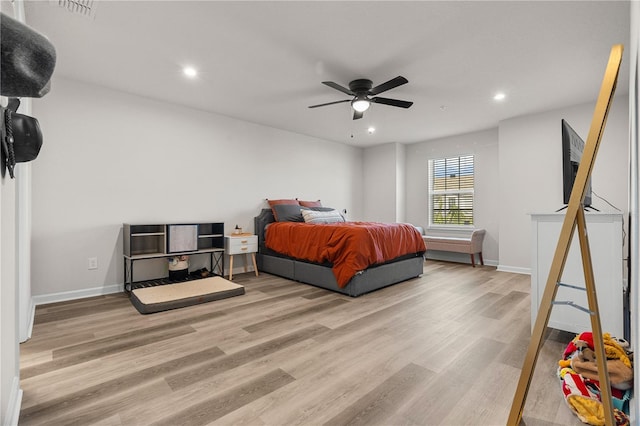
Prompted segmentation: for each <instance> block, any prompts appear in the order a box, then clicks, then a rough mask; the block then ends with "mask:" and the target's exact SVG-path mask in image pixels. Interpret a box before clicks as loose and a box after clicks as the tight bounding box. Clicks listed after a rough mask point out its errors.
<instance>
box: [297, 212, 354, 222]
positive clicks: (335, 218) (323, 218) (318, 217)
mask: <svg viewBox="0 0 640 426" xmlns="http://www.w3.org/2000/svg"><path fill="white" fill-rule="evenodd" d="M301 212H302V217H303V218H304V221H305V222H306V223H313V224H318V223H336V222H344V218H343V217H342V215H341V214H340V212H338V211H337V210H329V211H316V210H306V209H302V210H301Z"/></svg>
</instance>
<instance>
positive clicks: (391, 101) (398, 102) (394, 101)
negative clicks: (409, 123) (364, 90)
mask: <svg viewBox="0 0 640 426" xmlns="http://www.w3.org/2000/svg"><path fill="white" fill-rule="evenodd" d="M370 100H371V102H375V103H377V104H384V105H391V106H395V107H400V108H409V107H410V106H411V105H413V102H409V101H401V100H400V99H389V98H371V99H370Z"/></svg>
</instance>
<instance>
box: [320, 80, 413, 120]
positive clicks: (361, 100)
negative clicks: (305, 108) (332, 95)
mask: <svg viewBox="0 0 640 426" xmlns="http://www.w3.org/2000/svg"><path fill="white" fill-rule="evenodd" d="M408 82H409V80H407V79H406V78H404V77H402V76H398V77H396V78H392V79H391V80H389V81H387V82H386V83H382V84H380V85H378V86H376V87H373V88H372V86H373V82H372V81H371V80H367V79H365V78H361V79H358V80H353V81H352V82H350V83H349V88H348V89H347V88H346V87H343V86H341V85H339V84H337V83H334V82H333V81H323V82H322V84H325V85H327V86H329V87H332V88H334V89H336V90H339V91H341V92H342V93H345V94H347V95H350V96H353V99H344V100H341V101H334V102H327V103H325V104H319V105H311V106H310V107H309V108H318V107H321V106H327V105H333V104H340V103H343V102H351V107H352V108H353V119H354V120H357V119H359V118H362V116H363V114H364V112H365V111H366V110H367V109H369V107H370V106H371V103H376V104H384V105H391V106H395V107H400V108H409V107H410V106H411V105H413V102H409V101H401V100H399V99H389V98H381V97H378V96H376V95H378V94H380V93H382V92H386V91H387V90H391V89H393V88H396V87H398V86H402V85H403V84H406V83H408ZM370 96H374V97H370Z"/></svg>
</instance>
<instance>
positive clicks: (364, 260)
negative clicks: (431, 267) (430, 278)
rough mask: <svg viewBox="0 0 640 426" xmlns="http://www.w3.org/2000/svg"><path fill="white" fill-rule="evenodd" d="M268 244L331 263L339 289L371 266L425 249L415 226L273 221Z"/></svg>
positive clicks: (288, 253) (303, 257)
mask: <svg viewBox="0 0 640 426" xmlns="http://www.w3.org/2000/svg"><path fill="white" fill-rule="evenodd" d="M265 244H266V246H267V247H268V248H270V249H271V250H273V251H275V252H278V253H280V254H284V255H286V256H289V257H293V258H296V259H301V260H306V261H309V262H314V263H325V262H329V263H331V264H332V265H333V268H332V269H333V274H334V275H335V277H336V281H337V282H338V285H339V286H340V287H344V286H345V285H347V283H348V282H349V281H350V280H351V278H352V277H353V276H354V275H355V274H356V273H357V272H358V271H362V270H364V269H366V268H367V267H369V266H372V265H376V264H380V263H385V262H388V261H390V260H393V259H395V258H397V257H400V256H404V255H407V254H412V253H424V252H425V250H426V247H425V245H424V241H423V240H422V236H421V235H420V233H419V232H418V231H417V230H416V228H415V227H413V225H409V224H403V223H377V222H345V223H331V224H322V225H317V224H315V225H314V224H309V223H300V222H274V223H271V224H269V226H268V227H267V229H266V234H265Z"/></svg>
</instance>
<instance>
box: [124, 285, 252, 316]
mask: <svg viewBox="0 0 640 426" xmlns="http://www.w3.org/2000/svg"><path fill="white" fill-rule="evenodd" d="M242 294H244V287H243V286H241V285H239V284H235V283H232V282H231V281H228V280H225V279H224V278H222V277H210V278H204V279H201V280H193V281H186V282H183V283H176V284H167V285H160V286H156V287H146V288H137V289H135V290H133V291H132V292H131V303H132V304H133V306H135V308H136V309H137V310H138V311H139V312H140V313H141V314H150V313H153V312H160V311H166V310H168V309H176V308H182V307H185V306H191V305H196V304H198V303H205V302H211V301H214V300H219V299H225V298H227V297H233V296H240V295H242Z"/></svg>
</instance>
